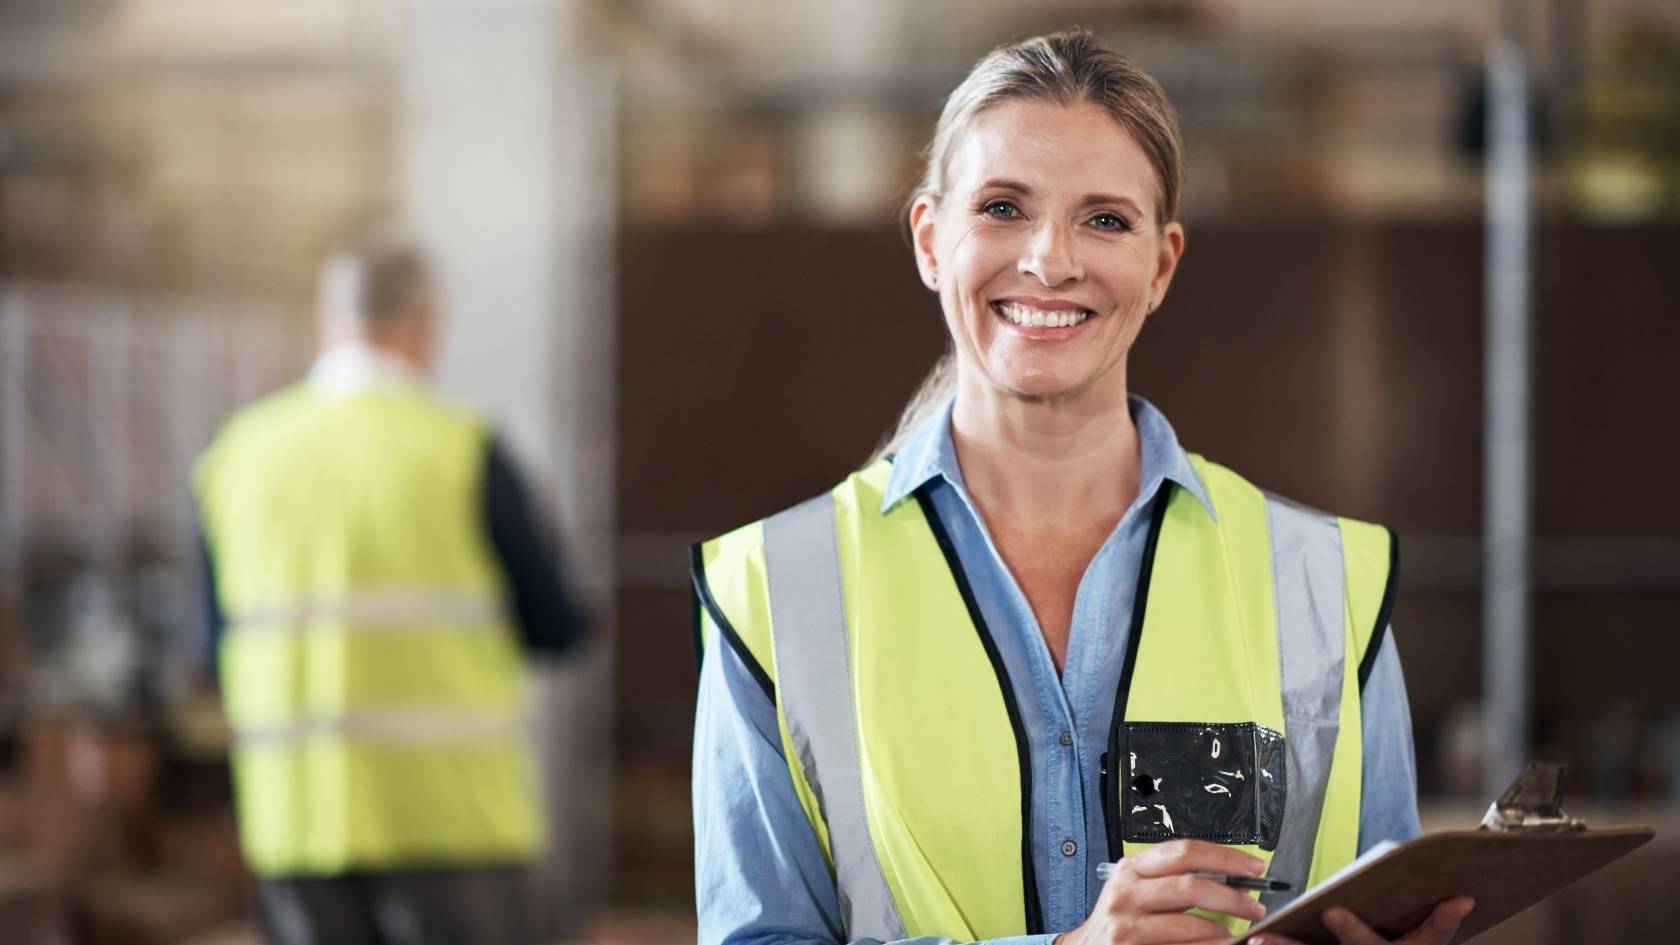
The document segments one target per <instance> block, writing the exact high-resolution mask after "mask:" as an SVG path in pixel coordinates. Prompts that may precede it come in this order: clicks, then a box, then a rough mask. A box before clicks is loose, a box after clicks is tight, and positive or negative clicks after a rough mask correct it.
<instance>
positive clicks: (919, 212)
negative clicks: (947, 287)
mask: <svg viewBox="0 0 1680 945" xmlns="http://www.w3.org/2000/svg"><path fill="white" fill-rule="evenodd" d="M938 208H939V201H938V200H937V199H935V198H934V196H933V195H932V194H922V195H921V196H919V197H917V198H916V199H915V201H914V202H912V203H911V204H910V244H911V246H913V247H914V248H915V251H916V271H917V272H919V273H921V275H922V285H925V286H927V287H928V288H929V289H931V290H932V291H934V292H938V291H939V257H938V256H936V255H935V254H934V251H933V218H934V217H935V216H936V214H935V212H934V211H936V210H937V209H938Z"/></svg>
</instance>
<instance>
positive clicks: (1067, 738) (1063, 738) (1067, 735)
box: [1056, 732, 1073, 748]
mask: <svg viewBox="0 0 1680 945" xmlns="http://www.w3.org/2000/svg"><path fill="white" fill-rule="evenodd" d="M1056 741H1059V742H1061V743H1062V747H1063V748H1067V747H1068V746H1070V745H1072V744H1073V733H1072V732H1063V733H1062V734H1061V735H1059V736H1057V738H1056Z"/></svg>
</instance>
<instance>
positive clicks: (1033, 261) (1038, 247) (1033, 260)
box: [1019, 221, 1085, 286]
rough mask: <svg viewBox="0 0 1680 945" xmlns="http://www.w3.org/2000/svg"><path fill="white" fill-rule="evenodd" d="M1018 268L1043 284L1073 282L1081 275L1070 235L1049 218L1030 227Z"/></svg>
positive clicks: (1082, 269)
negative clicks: (1031, 228) (1030, 235)
mask: <svg viewBox="0 0 1680 945" xmlns="http://www.w3.org/2000/svg"><path fill="white" fill-rule="evenodd" d="M1019 269H1020V271H1021V273H1022V274H1023V275H1030V276H1034V277H1036V278H1037V279H1038V281H1040V282H1042V283H1043V284H1044V285H1046V286H1059V285H1063V284H1065V283H1068V282H1075V281H1078V280H1079V279H1080V278H1082V277H1083V276H1084V275H1085V270H1084V267H1083V266H1082V265H1080V262H1079V258H1078V254H1077V253H1076V252H1075V251H1074V247H1073V239H1072V235H1071V234H1069V233H1068V232H1067V230H1066V228H1065V227H1063V226H1060V225H1058V224H1056V223H1052V222H1049V221H1046V222H1044V223H1041V224H1039V225H1038V226H1037V227H1035V228H1034V229H1033V232H1032V237H1031V239H1030V240H1029V241H1028V242H1027V247H1026V252H1025V253H1023V254H1022V256H1021V262H1020V265H1019Z"/></svg>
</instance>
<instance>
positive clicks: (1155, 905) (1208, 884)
mask: <svg viewBox="0 0 1680 945" xmlns="http://www.w3.org/2000/svg"><path fill="white" fill-rule="evenodd" d="M1125 899H1126V901H1127V904H1128V905H1129V906H1131V907H1133V908H1137V909H1141V910H1143V911H1145V912H1183V911H1184V910H1186V909H1206V910H1207V911H1208V912H1217V913H1220V914H1221V915H1230V916H1236V917H1237V918H1239V919H1248V920H1249V921H1251V922H1254V921H1259V920H1260V919H1262V918H1264V917H1265V915H1266V907H1265V906H1262V905H1261V904H1260V903H1259V902H1258V901H1256V900H1255V899H1254V898H1253V897H1252V896H1250V895H1249V894H1248V893H1246V892H1243V891H1242V890H1240V889H1233V888H1232V887H1230V886H1227V885H1225V884H1224V883H1221V882H1218V881H1217V880H1212V879H1206V878H1204V877H1201V876H1195V875H1193V874H1190V873H1180V874H1178V875H1177V876H1162V877H1159V878H1156V879H1138V880H1133V881H1132V885H1131V887H1130V888H1129V889H1128V890H1127V893H1126V896H1125Z"/></svg>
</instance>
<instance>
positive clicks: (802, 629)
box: [694, 455, 1394, 940]
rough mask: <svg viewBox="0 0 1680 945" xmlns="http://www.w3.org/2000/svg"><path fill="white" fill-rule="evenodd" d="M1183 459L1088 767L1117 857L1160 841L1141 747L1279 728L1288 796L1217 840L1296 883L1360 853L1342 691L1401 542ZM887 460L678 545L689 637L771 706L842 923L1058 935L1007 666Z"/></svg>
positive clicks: (869, 932)
mask: <svg viewBox="0 0 1680 945" xmlns="http://www.w3.org/2000/svg"><path fill="white" fill-rule="evenodd" d="M1191 461H1192V462H1193V463H1194V465H1195V468H1196V470H1197V472H1198V473H1199V475H1200V476H1201V479H1202V481H1203V483H1204V484H1205V486H1206V487H1207V492H1208V494H1209V497H1210V499H1211V503H1212V505H1213V508H1214V514H1213V515H1210V514H1209V512H1208V510H1207V509H1206V508H1204V507H1203V506H1202V504H1201V503H1200V502H1198V501H1197V500H1196V499H1195V498H1194V497H1193V496H1191V495H1190V494H1189V493H1187V492H1185V491H1184V490H1182V489H1175V488H1174V487H1172V485H1171V484H1170V483H1169V484H1168V485H1167V486H1165V487H1164V494H1163V496H1162V497H1160V498H1158V500H1157V501H1156V503H1155V518H1154V520H1153V522H1152V523H1151V530H1150V533H1149V538H1148V551H1147V553H1146V555H1145V559H1144V563H1143V567H1142V570H1141V573H1140V575H1139V581H1138V588H1137V605H1136V612H1135V614H1134V621H1133V626H1132V632H1131V635H1130V641H1129V651H1128V655H1127V661H1126V666H1125V668H1124V669H1123V671H1122V679H1121V683H1120V686H1119V690H1118V692H1117V693H1116V694H1115V708H1114V718H1113V725H1112V730H1111V733H1110V738H1109V752H1108V753H1107V755H1105V759H1104V768H1105V774H1104V781H1105V784H1104V788H1103V796H1104V800H1105V810H1104V818H1105V823H1106V825H1107V828H1108V834H1109V838H1110V855H1116V856H1117V855H1122V854H1124V855H1130V854H1133V853H1136V852H1137V851H1139V850H1140V849H1143V848H1144V847H1146V846H1148V845H1149V844H1150V843H1153V842H1158V841H1159V840H1161V839H1164V838H1165V835H1164V834H1162V833H1161V830H1160V825H1159V824H1158V823H1157V824H1154V825H1153V826H1152V825H1151V823H1150V822H1149V818H1148V817H1145V816H1141V814H1145V813H1148V812H1150V811H1151V810H1152V808H1151V805H1150V802H1149V800H1148V799H1147V798H1146V797H1145V796H1144V794H1145V793H1146V792H1147V791H1149V790H1150V788H1151V785H1152V784H1158V783H1159V781H1158V780H1156V779H1152V778H1150V777H1149V775H1150V774H1151V773H1152V772H1151V771H1150V770H1147V769H1148V766H1149V765H1150V764H1151V763H1152V762H1151V760H1150V759H1149V758H1148V757H1143V758H1141V759H1140V758H1137V757H1135V756H1136V755H1137V754H1138V751H1139V749H1138V747H1137V746H1138V745H1140V744H1147V743H1149V740H1150V739H1151V738H1153V737H1154V736H1155V735H1157V734H1158V733H1159V732H1161V731H1175V732H1178V733H1181V734H1182V733H1184V732H1189V733H1191V734H1192V735H1196V734H1198V733H1202V734H1207V735H1208V736H1209V737H1210V738H1211V737H1212V734H1213V733H1218V734H1219V735H1220V737H1222V738H1224V737H1228V736H1230V735H1231V734H1232V733H1236V734H1238V735H1242V736H1243V737H1244V738H1250V737H1252V738H1254V739H1260V738H1261V737H1262V736H1263V735H1264V734H1265V733H1267V732H1271V733H1279V734H1281V735H1282V736H1283V742H1284V744H1285V746H1286V747H1285V750H1284V751H1283V752H1282V755H1283V757H1282V758H1278V757H1276V756H1275V753H1274V754H1273V755H1272V756H1271V758H1270V760H1271V762H1272V764H1270V765H1268V766H1266V767H1267V770H1266V772H1265V774H1266V776H1267V777H1268V778H1271V777H1273V776H1274V775H1275V777H1276V780H1279V781H1282V780H1285V774H1287V790H1286V791H1282V792H1273V793H1270V794H1268V795H1267V796H1268V797H1270V798H1271V799H1272V800H1274V801H1277V802H1278V808H1277V809H1273V810H1271V811H1270V812H1267V811H1264V810H1256V811H1249V812H1236V813H1246V816H1247V821H1246V822H1247V823H1249V825H1250V826H1251V827H1252V828H1253V829H1254V830H1255V831H1256V833H1255V836H1254V837H1253V838H1250V839H1251V840H1252V842H1249V843H1241V841H1239V840H1227V841H1225V842H1232V843H1236V844H1240V848H1241V849H1243V850H1245V851H1246V852H1248V853H1252V854H1254V855H1256V856H1258V857H1260V858H1262V859H1264V860H1266V861H1267V862H1268V863H1269V875H1271V876H1273V877H1274V878H1279V879H1284V880H1286V881H1290V882H1292V883H1294V884H1295V886H1296V888H1297V889H1301V888H1304V887H1305V886H1309V885H1311V884H1313V883H1316V882H1317V881H1319V880H1320V879H1322V878H1323V877H1325V876H1327V875H1328V874H1329V873H1331V872H1333V871H1334V870H1336V869H1338V868H1340V867H1341V866H1343V865H1345V864H1346V863H1347V862H1349V861H1350V860H1352V859H1353V858H1354V856H1355V854H1356V852H1357V846H1358V839H1359V829H1358V827H1359V804H1360V779H1361V744H1360V732H1361V725H1360V701H1359V689H1360V686H1361V684H1362V681H1363V678H1364V674H1366V673H1368V672H1369V667H1370V661H1371V657H1374V655H1375V651H1376V644H1377V643H1378V642H1380V632H1381V628H1382V627H1384V626H1386V624H1387V614H1388V609H1389V607H1390V606H1391V604H1392V600H1393V580H1392V578H1393V574H1394V568H1393V566H1392V565H1393V551H1394V546H1393V539H1392V536H1391V534H1390V533H1389V531H1388V530H1387V529H1385V528H1383V527H1382V526H1379V525H1371V524H1366V523H1362V522H1356V521H1352V520H1349V519H1343V518H1336V517H1334V516H1330V515H1325V514H1323V513H1319V512H1316V511H1313V510H1309V509H1305V508H1303V507H1300V506H1297V505H1294V504H1293V503H1289V502H1287V501H1286V500H1282V499H1278V498H1276V497H1273V496H1269V495H1266V494H1265V493H1262V492H1261V491H1260V490H1259V489H1256V488H1255V487H1254V486H1252V485H1250V484H1249V483H1247V482H1246V481H1244V480H1243V479H1241V478H1240V477H1238V476H1237V475H1236V474H1235V473H1232V472H1231V471H1229V470H1227V469H1225V468H1223V467H1221V466H1218V465H1215V464H1213V463H1210V462H1208V461H1206V460H1204V459H1202V458H1201V457H1199V456H1194V455H1192V456H1191ZM890 475H891V467H890V463H889V462H888V461H882V462H879V463H877V464H875V465H873V466H871V467H869V468H867V469H864V470H862V471H860V472H858V473H855V474H853V475H852V476H851V477H850V478H848V479H847V480H846V481H844V482H842V483H841V484H840V485H839V486H837V487H836V488H835V489H833V490H832V491H831V492H829V493H827V494H825V495H822V496H819V497H817V498H816V499H813V500H811V501H809V502H806V503H804V504H802V505H800V506H797V507H795V508H793V509H790V510H788V511H787V512H783V513H781V514H780V515H776V516H773V517H771V518H769V519H766V520H764V521H762V522H757V523H754V524H752V525H748V526H746V527H744V528H741V529H738V530H736V531H734V532H731V533H729V534H727V535H724V536H722V537H720V538H716V539H713V540H712V541H708V542H705V543H703V544H701V545H698V546H696V548H695V550H694V586H695V593H696V598H697V606H698V609H699V612H700V614H701V616H702V620H701V637H702V643H701V645H702V646H703V647H704V646H710V645H713V644H714V643H715V641H716V639H717V637H718V635H720V634H721V635H722V637H723V638H724V639H725V640H726V641H727V643H728V645H730V646H731V647H732V648H734V649H735V650H736V652H738V653H739V654H740V657H741V658H742V660H743V661H744V662H745V663H746V665H747V667H748V669H749V671H750V672H752V673H753V674H754V676H755V677H756V678H757V679H758V680H759V683H760V685H761V686H762V687H764V688H765V690H766V692H767V693H768V694H769V695H770V696H771V698H773V700H774V701H775V703H776V708H777V715H778V719H779V723H780V729H781V735H782V748H783V751H784V753H785V755H786V757H787V760H788V775H789V777H790V778H791V780H792V783H793V787H794V791H795V793H796V794H797V796H798V797H799V800H800V802H801V804H802V805H803V807H804V810H805V813H806V816H807V818H808V819H809V821H810V824H811V828H812V830H813V831H814V832H815V833H816V836H817V838H818V841H819V842H820V844H821V845H822V848H823V851H824V853H825V855H826V856H827V857H828V860H829V863H830V865H831V866H832V868H833V870H834V875H835V882H836V886H837V890H838V893H839V900H840V904H841V912H842V918H843V921H844V922H845V924H846V930H847V935H848V936H850V937H853V938H856V937H871V938H877V939H882V940H892V939H898V938H905V937H909V936H921V935H936V936H944V937H949V938H953V939H957V940H973V939H985V938H996V937H1003V936H1010V935H1020V934H1024V933H1037V932H1046V931H1056V930H1049V929H1045V928H1043V919H1042V916H1041V913H1040V910H1039V905H1038V892H1037V890H1036V888H1035V880H1034V872H1033V868H1032V858H1031V857H1032V844H1031V840H1030V836H1029V834H1028V831H1029V824H1030V812H1031V809H1032V804H1031V798H1030V792H1031V767H1030V765H1031V759H1030V758H1029V756H1028V742H1027V738H1026V735H1025V733H1024V732H1023V731H1022V728H1021V723H1020V719H1019V713H1018V711H1017V709H1016V706H1015V696H1014V693H1013V690H1012V688H1011V686H1010V684H1009V681H1008V677H1007V674H1006V670H1005V667H1004V666H1003V663H1002V660H1001V658H1000V656H999V654H998V651H997V648H996V646H995V645H994V644H993V642H992V638H991V633H990V631H989V630H988V628H987V627H986V626H985V621H984V619H983V618H982V616H981V614H980V611H979V608H978V606H977V605H976V604H975V601H974V597H973V594H972V593H971V592H970V590H969V588H968V586H967V579H966V577H965V576H964V575H963V573H962V568H961V565H960V563H959V562H958V561H957V557H956V554H955V551H954V549H953V547H952V546H951V543H950V541H949V539H948V538H947V537H946V535H945V532H944V528H943V526H942V525H941V524H940V522H939V520H938V516H937V513H936V512H935V510H934V507H933V503H932V502H931V500H929V499H928V497H927V496H926V494H925V493H917V494H916V496H915V498H914V499H913V500H912V499H905V500H903V501H900V502H898V503H896V504H894V505H893V506H891V507H890V508H888V509H885V510H883V509H882V495H883V491H884V490H885V488H886V485H887V482H888V480H889V478H890ZM1216 726H1218V728H1216ZM1238 740H1240V739H1238ZM1268 746H1270V747H1268ZM1246 747H1248V748H1249V749H1250V750H1251V751H1253V752H1257V753H1259V754H1261V755H1265V754H1266V752H1268V751H1271V750H1272V749H1274V748H1275V743H1272V742H1267V743H1261V742H1259V741H1256V743H1255V744H1252V745H1249V746H1246ZM1220 748H1221V746H1220V745H1218V744H1214V745H1212V749H1211V750H1212V751H1213V752H1214V755H1215V757H1218V752H1219V751H1220ZM1128 749H1129V750H1128ZM1227 750H1229V748H1228V747H1227ZM1262 761H1264V759H1262ZM1110 769H1112V770H1110ZM702 789H704V788H702ZM1239 819H1241V818H1239ZM1268 819H1270V821H1271V822H1270V823H1266V822H1265V821H1267V820H1268ZM1279 820H1281V826H1280V825H1279V824H1278V823H1277V821H1279ZM1128 825H1130V826H1128ZM1268 832H1269V834H1270V837H1271V841H1272V842H1271V843H1268V844H1267V846H1266V848H1263V847H1262V845H1261V844H1262V843H1265V842H1266V841H1265V840H1264V839H1263V838H1262V834H1264V833H1268ZM1270 901H1271V902H1272V903H1273V904H1274V906H1275V904H1276V903H1278V902H1279V901H1280V897H1275V896H1274V897H1273V898H1272V900H1270ZM1213 918H1216V919H1218V918H1222V917H1218V916H1214V917H1213ZM1229 925H1230V927H1231V928H1232V930H1233V931H1234V932H1236V931H1240V929H1241V928H1242V927H1244V923H1242V922H1240V921H1239V920H1229Z"/></svg>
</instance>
